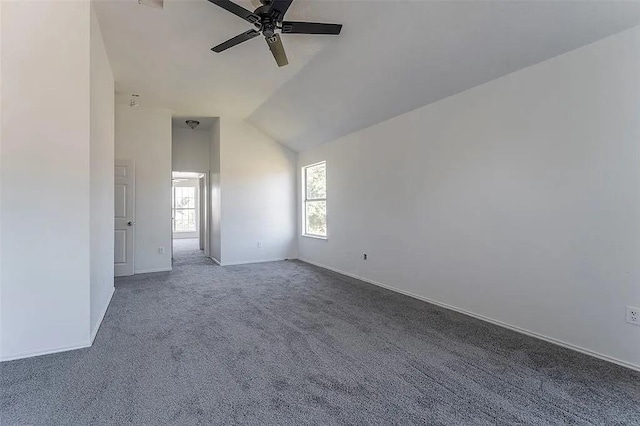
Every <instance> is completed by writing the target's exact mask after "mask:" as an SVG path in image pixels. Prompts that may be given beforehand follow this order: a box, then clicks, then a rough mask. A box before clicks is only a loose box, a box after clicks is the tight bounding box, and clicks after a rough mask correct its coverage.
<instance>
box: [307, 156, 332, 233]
mask: <svg viewBox="0 0 640 426" xmlns="http://www.w3.org/2000/svg"><path fill="white" fill-rule="evenodd" d="M302 185H303V188H304V205H303V206H302V209H303V212H304V218H303V220H304V232H303V235H307V236H310V237H321V238H326V236H327V163H326V162H324V161H323V162H321V163H316V164H311V165H309V166H306V167H303V168H302Z"/></svg>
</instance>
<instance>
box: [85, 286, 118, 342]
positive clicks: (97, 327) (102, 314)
mask: <svg viewBox="0 0 640 426" xmlns="http://www.w3.org/2000/svg"><path fill="white" fill-rule="evenodd" d="M115 292H116V288H115V286H114V287H111V292H110V294H109V298H108V299H107V303H106V304H105V305H104V308H103V309H102V312H101V313H100V316H99V317H98V322H97V323H96V325H95V327H94V328H93V330H91V336H90V338H89V339H90V341H91V345H93V341H94V340H96V336H97V335H98V330H100V325H102V321H103V320H104V316H105V315H106V314H107V310H109V305H110V304H111V299H112V298H113V294H114V293H115Z"/></svg>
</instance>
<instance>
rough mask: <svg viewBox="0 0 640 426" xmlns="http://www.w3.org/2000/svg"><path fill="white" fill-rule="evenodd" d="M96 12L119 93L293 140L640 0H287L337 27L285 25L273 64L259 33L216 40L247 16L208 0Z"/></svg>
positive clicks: (629, 21) (598, 24) (132, 0)
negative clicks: (305, 30)
mask: <svg viewBox="0 0 640 426" xmlns="http://www.w3.org/2000/svg"><path fill="white" fill-rule="evenodd" d="M238 3H239V4H240V5H242V6H244V7H245V8H247V9H251V10H253V9H255V6H254V5H252V4H251V3H250V2H248V1H238ZM96 10H97V13H98V18H99V20H100V26H101V29H102V33H103V38H104V39H105V44H106V47H107V52H108V54H109V58H110V61H111V66H112V68H113V72H114V77H115V80H116V91H117V92H118V93H119V94H120V96H128V95H129V94H131V93H139V94H140V95H141V97H142V98H141V104H142V105H153V106H159V107H164V108H169V109H171V110H173V111H174V114H175V115H176V116H190V115H193V116H201V117H223V118H224V117H233V118H239V119H244V120H246V121H248V122H249V123H251V124H252V125H254V126H255V127H257V128H258V129H260V130H261V131H263V132H264V133H265V134H267V135H269V136H271V137H273V138H274V139H276V140H278V141H280V142H281V143H283V144H285V145H287V146H289V147H290V148H292V149H294V150H298V151H300V150H304V149H306V148H308V147H311V146H314V145H317V144H321V143H323V142H327V141H329V140H332V139H335V138H337V137H339V136H342V135H345V134H348V133H351V132H353V131H356V130H359V129H362V128H364V127H367V126H370V125H372V124H375V123H378V122H380V121H383V120H386V119H389V118H391V117H394V116H396V115H399V114H402V113H404V112H407V111H410V110H413V109H415V108H418V107H420V106H423V105H427V104H429V103H432V102H435V101H437V100H439V99H442V98H445V97H447V96H451V95H453V94H455V93H459V92H461V91H463V90H466V89H469V88H471V87H474V86H477V85H479V84H482V83H485V82H487V81H490V80H492V79H495V78H498V77H500V76H503V75H506V74H508V73H511V72H513V71H516V70H518V69H521V68H524V67H527V66H529V65H532V64H535V63H538V62H541V61H544V60H546V59H549V58H552V57H554V56H557V55H559V54H562V53H565V52H567V51H570V50H573V49H575V48H578V47H580V46H583V45H586V44H589V43H591V42H594V41H596V40H599V39H601V38H604V37H606V36H608V35H611V34H614V33H617V32H620V31H623V30H625V29H628V28H631V27H633V26H636V25H638V24H640V2H636V1H592V0H589V1H580V0H568V1H540V0H529V1H513V0H501V1H460V0H446V1H429V0H424V1H415V0H414V1H405V0H387V1H380V0H350V1H349V0H341V1H332V0H295V1H294V3H293V5H292V6H291V8H290V9H289V12H288V14H287V19H290V20H308V21H319V22H336V23H341V24H343V25H344V27H343V30H342V34H341V35H340V36H337V37H334V36H306V35H289V34H285V35H283V36H282V38H283V43H284V45H285V48H286V50H287V55H288V57H289V63H290V65H289V66H287V67H283V68H278V67H277V66H276V64H275V62H274V61H273V58H272V57H271V54H270V53H269V49H268V47H267V46H266V44H265V42H264V39H262V38H259V37H258V38H256V39H253V40H251V41H248V42H246V43H244V44H242V45H240V46H237V47H235V48H233V49H230V50H228V51H226V52H223V53H221V54H216V53H213V52H211V51H210V48H211V47H212V46H214V45H217V44H219V43H221V42H222V41H225V40H226V39H228V38H231V37H233V36H235V35H237V34H239V33H242V32H244V31H246V30H248V29H250V28H251V26H250V25H249V24H248V23H246V22H245V21H243V20H241V19H240V18H237V17H235V16H234V15H232V14H230V13H229V12H226V11H225V10H223V9H220V8H218V7H217V6H215V5H213V4H211V3H210V2H208V1H206V0H164V8H163V9H155V8H151V7H146V6H141V5H138V3H137V1H136V0H113V1H104V0H103V1H98V2H96Z"/></svg>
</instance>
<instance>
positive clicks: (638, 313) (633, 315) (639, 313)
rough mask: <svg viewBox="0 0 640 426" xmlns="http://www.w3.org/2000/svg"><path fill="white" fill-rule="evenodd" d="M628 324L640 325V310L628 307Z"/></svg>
mask: <svg viewBox="0 0 640 426" xmlns="http://www.w3.org/2000/svg"><path fill="white" fill-rule="evenodd" d="M627 322H628V323H629V324H635V325H640V309H639V308H634V307H633V306H627Z"/></svg>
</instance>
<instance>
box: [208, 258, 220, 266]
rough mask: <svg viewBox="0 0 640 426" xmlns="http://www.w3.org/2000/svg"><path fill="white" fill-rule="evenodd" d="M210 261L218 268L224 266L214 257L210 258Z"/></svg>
mask: <svg viewBox="0 0 640 426" xmlns="http://www.w3.org/2000/svg"><path fill="white" fill-rule="evenodd" d="M209 259H211V260H213V261H214V262H215V263H216V264H217V265H218V266H222V263H220V261H219V260H218V259H216V258H215V257H213V256H209Z"/></svg>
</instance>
